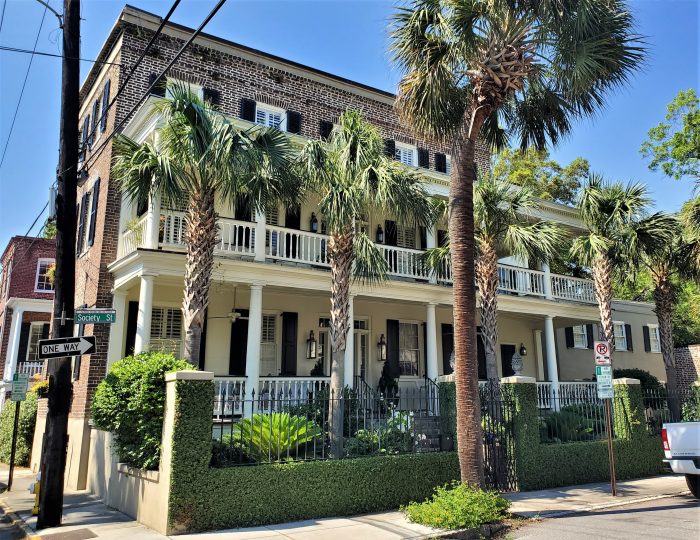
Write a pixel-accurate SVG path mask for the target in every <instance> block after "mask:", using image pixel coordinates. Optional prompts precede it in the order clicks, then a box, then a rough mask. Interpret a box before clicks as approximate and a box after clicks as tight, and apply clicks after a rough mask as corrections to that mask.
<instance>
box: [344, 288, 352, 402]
mask: <svg viewBox="0 0 700 540" xmlns="http://www.w3.org/2000/svg"><path fill="white" fill-rule="evenodd" d="M348 308H349V309H348V319H350V328H349V330H348V338H347V340H346V341H345V357H344V358H343V360H344V362H343V363H344V366H343V367H344V369H343V371H344V375H343V377H344V379H345V386H349V387H350V388H353V385H354V384H355V377H354V375H355V373H354V371H355V295H354V294H350V298H349V305H348Z"/></svg>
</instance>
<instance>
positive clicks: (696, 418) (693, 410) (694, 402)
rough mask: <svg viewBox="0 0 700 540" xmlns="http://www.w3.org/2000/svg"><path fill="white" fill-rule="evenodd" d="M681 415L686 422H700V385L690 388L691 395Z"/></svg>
mask: <svg viewBox="0 0 700 540" xmlns="http://www.w3.org/2000/svg"><path fill="white" fill-rule="evenodd" d="M699 380H700V379H699ZM681 416H682V418H683V421H684V422H700V386H692V387H691V388H690V395H689V396H688V399H686V401H685V403H683V408H682V409H681Z"/></svg>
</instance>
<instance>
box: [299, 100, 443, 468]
mask: <svg viewBox="0 0 700 540" xmlns="http://www.w3.org/2000/svg"><path fill="white" fill-rule="evenodd" d="M300 161H301V167H302V170H303V171H304V173H305V176H306V178H307V180H308V186H307V189H308V192H310V193H315V194H317V195H318V196H319V197H320V203H319V211H320V213H321V219H322V220H323V221H324V223H325V225H326V228H327V230H328V234H329V236H330V237H329V240H328V248H327V249H328V258H329V261H330V265H331V312H330V315H331V327H330V338H331V343H332V358H331V391H332V393H333V396H336V398H338V397H340V396H341V395H342V392H343V388H344V381H343V370H342V362H343V358H344V356H345V347H346V340H347V336H348V332H349V330H350V328H351V326H350V325H351V324H352V321H350V320H349V318H348V315H349V309H350V284H351V281H352V279H353V276H354V277H355V278H357V279H360V280H363V281H365V282H370V283H371V282H377V281H382V280H384V279H385V278H386V273H387V271H388V264H387V261H386V259H385V258H384V256H383V255H382V252H381V251H380V250H379V249H378V248H377V247H376V246H375V245H374V244H373V243H372V241H371V240H370V238H369V237H368V236H367V234H366V233H364V232H358V231H356V228H355V220H356V218H358V217H359V216H369V215H372V214H374V215H381V214H386V213H391V214H393V215H394V216H396V219H397V221H398V222H400V223H416V224H419V225H427V224H429V223H430V221H431V218H432V213H431V205H430V202H429V199H428V196H427V194H426V192H425V190H424V187H423V183H422V181H421V179H420V177H419V176H417V175H416V174H415V173H412V172H410V171H408V170H407V169H405V168H404V167H403V166H402V165H400V164H399V163H398V162H396V161H394V160H393V159H391V158H390V157H387V156H385V150H384V140H383V139H382V138H381V136H380V134H379V132H378V131H377V129H376V128H375V127H374V126H372V125H371V124H369V123H368V122H367V121H365V119H364V118H363V117H362V115H361V114H360V113H359V112H355V111H346V112H344V113H343V114H341V115H340V121H339V125H338V127H337V128H336V129H334V130H333V131H332V133H331V135H330V138H329V139H328V141H322V140H316V141H310V142H309V143H307V145H306V146H305V148H304V149H303V150H302V152H301V156H300ZM337 404H338V403H337V401H336V400H332V405H335V407H334V408H333V411H332V414H330V415H329V418H330V420H331V424H332V426H331V429H330V431H331V436H332V454H333V455H335V456H340V454H341V453H342V425H343V419H342V408H341V407H339V406H337Z"/></svg>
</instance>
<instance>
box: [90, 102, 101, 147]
mask: <svg viewBox="0 0 700 540" xmlns="http://www.w3.org/2000/svg"><path fill="white" fill-rule="evenodd" d="M99 116H100V99H99V98H97V99H96V100H95V103H93V104H92V126H91V128H90V146H92V143H94V142H95V137H97V119H98V118H99Z"/></svg>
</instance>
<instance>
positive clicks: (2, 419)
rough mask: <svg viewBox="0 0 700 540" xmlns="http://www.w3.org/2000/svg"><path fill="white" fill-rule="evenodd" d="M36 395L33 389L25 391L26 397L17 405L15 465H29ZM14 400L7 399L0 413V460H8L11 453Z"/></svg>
mask: <svg viewBox="0 0 700 540" xmlns="http://www.w3.org/2000/svg"><path fill="white" fill-rule="evenodd" d="M36 400H37V396H36V393H35V392H34V391H33V389H32V391H30V392H27V398H26V399H25V400H24V401H21V402H20V403H21V405H20V406H19V423H18V426H17V447H16V449H15V465H20V466H23V467H25V466H27V465H29V457H30V455H31V453H32V442H33V440H34V426H35V425H36V409H37V401H36ZM15 403H16V402H14V401H10V400H7V401H6V402H5V407H4V408H3V409H2V414H0V461H2V462H3V463H9V462H10V456H11V454H12V431H13V430H14V425H15V408H16V407H17V406H16V405H15Z"/></svg>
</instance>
